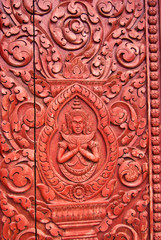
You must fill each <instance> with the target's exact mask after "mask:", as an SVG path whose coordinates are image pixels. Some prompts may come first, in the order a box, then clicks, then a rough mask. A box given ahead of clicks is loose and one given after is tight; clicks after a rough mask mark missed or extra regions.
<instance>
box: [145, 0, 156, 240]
mask: <svg viewBox="0 0 161 240" xmlns="http://www.w3.org/2000/svg"><path fill="white" fill-rule="evenodd" d="M145 16H146V64H147V111H148V112H147V116H148V136H149V148H148V151H149V194H150V218H149V220H150V222H149V225H150V232H149V235H150V240H153V232H154V230H153V180H152V167H153V165H152V164H153V163H152V146H151V143H150V141H151V104H150V71H149V69H150V63H149V34H148V3H147V1H146V0H145Z"/></svg>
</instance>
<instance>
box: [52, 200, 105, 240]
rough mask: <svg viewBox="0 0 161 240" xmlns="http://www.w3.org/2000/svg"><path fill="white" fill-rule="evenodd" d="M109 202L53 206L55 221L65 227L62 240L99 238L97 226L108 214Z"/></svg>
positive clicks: (91, 239) (95, 239) (96, 239)
mask: <svg viewBox="0 0 161 240" xmlns="http://www.w3.org/2000/svg"><path fill="white" fill-rule="evenodd" d="M106 208H107V202H106V203H104V202H101V203H86V204H82V203H76V204H72V205H69V204H68V205H65V204H62V205H59V206H55V207H53V210H52V212H53V216H52V219H53V222H55V223H56V224H57V225H58V226H59V228H60V229H64V233H63V235H62V240H98V237H97V233H96V231H95V227H96V226H98V225H99V224H100V222H101V221H102V219H103V218H104V217H105V216H106Z"/></svg>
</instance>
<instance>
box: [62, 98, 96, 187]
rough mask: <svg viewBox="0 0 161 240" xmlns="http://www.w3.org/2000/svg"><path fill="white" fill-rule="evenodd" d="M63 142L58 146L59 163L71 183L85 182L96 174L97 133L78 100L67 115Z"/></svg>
mask: <svg viewBox="0 0 161 240" xmlns="http://www.w3.org/2000/svg"><path fill="white" fill-rule="evenodd" d="M65 119H66V124H63V125H62V131H60V134H61V139H62V140H61V141H59V144H58V154H57V161H58V163H59V166H60V169H61V171H62V172H63V174H64V175H65V176H66V177H67V178H68V179H69V180H71V181H74V182H83V181H85V180H87V179H89V178H90V177H91V176H92V174H93V173H94V171H95V169H96V166H97V162H98V161H99V153H98V146H97V143H96V141H95V135H96V132H95V131H92V130H91V129H90V127H89V124H88V114H86V113H85V111H84V110H83V109H82V106H81V104H80V101H79V99H78V98H75V99H74V102H73V106H72V109H71V111H70V112H69V113H68V114H65Z"/></svg>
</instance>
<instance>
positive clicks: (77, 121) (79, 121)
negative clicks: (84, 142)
mask: <svg viewBox="0 0 161 240" xmlns="http://www.w3.org/2000/svg"><path fill="white" fill-rule="evenodd" d="M83 128H84V123H83V117H82V116H79V115H77V116H74V117H73V118H72V130H73V133H75V134H81V133H82V132H83Z"/></svg>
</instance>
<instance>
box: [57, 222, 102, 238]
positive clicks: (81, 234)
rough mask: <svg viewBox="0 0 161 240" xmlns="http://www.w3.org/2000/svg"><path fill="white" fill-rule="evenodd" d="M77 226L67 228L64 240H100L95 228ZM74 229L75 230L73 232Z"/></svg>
mask: <svg viewBox="0 0 161 240" xmlns="http://www.w3.org/2000/svg"><path fill="white" fill-rule="evenodd" d="M80 225H81V227H80V226H79V224H78V225H77V224H75V226H73V225H71V228H69V226H68V227H67V229H66V231H65V233H64V235H63V237H62V240H98V238H97V234H96V233H95V231H94V229H93V226H89V224H88V223H87V225H88V226H86V227H83V226H82V224H80ZM73 229H74V230H73Z"/></svg>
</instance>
